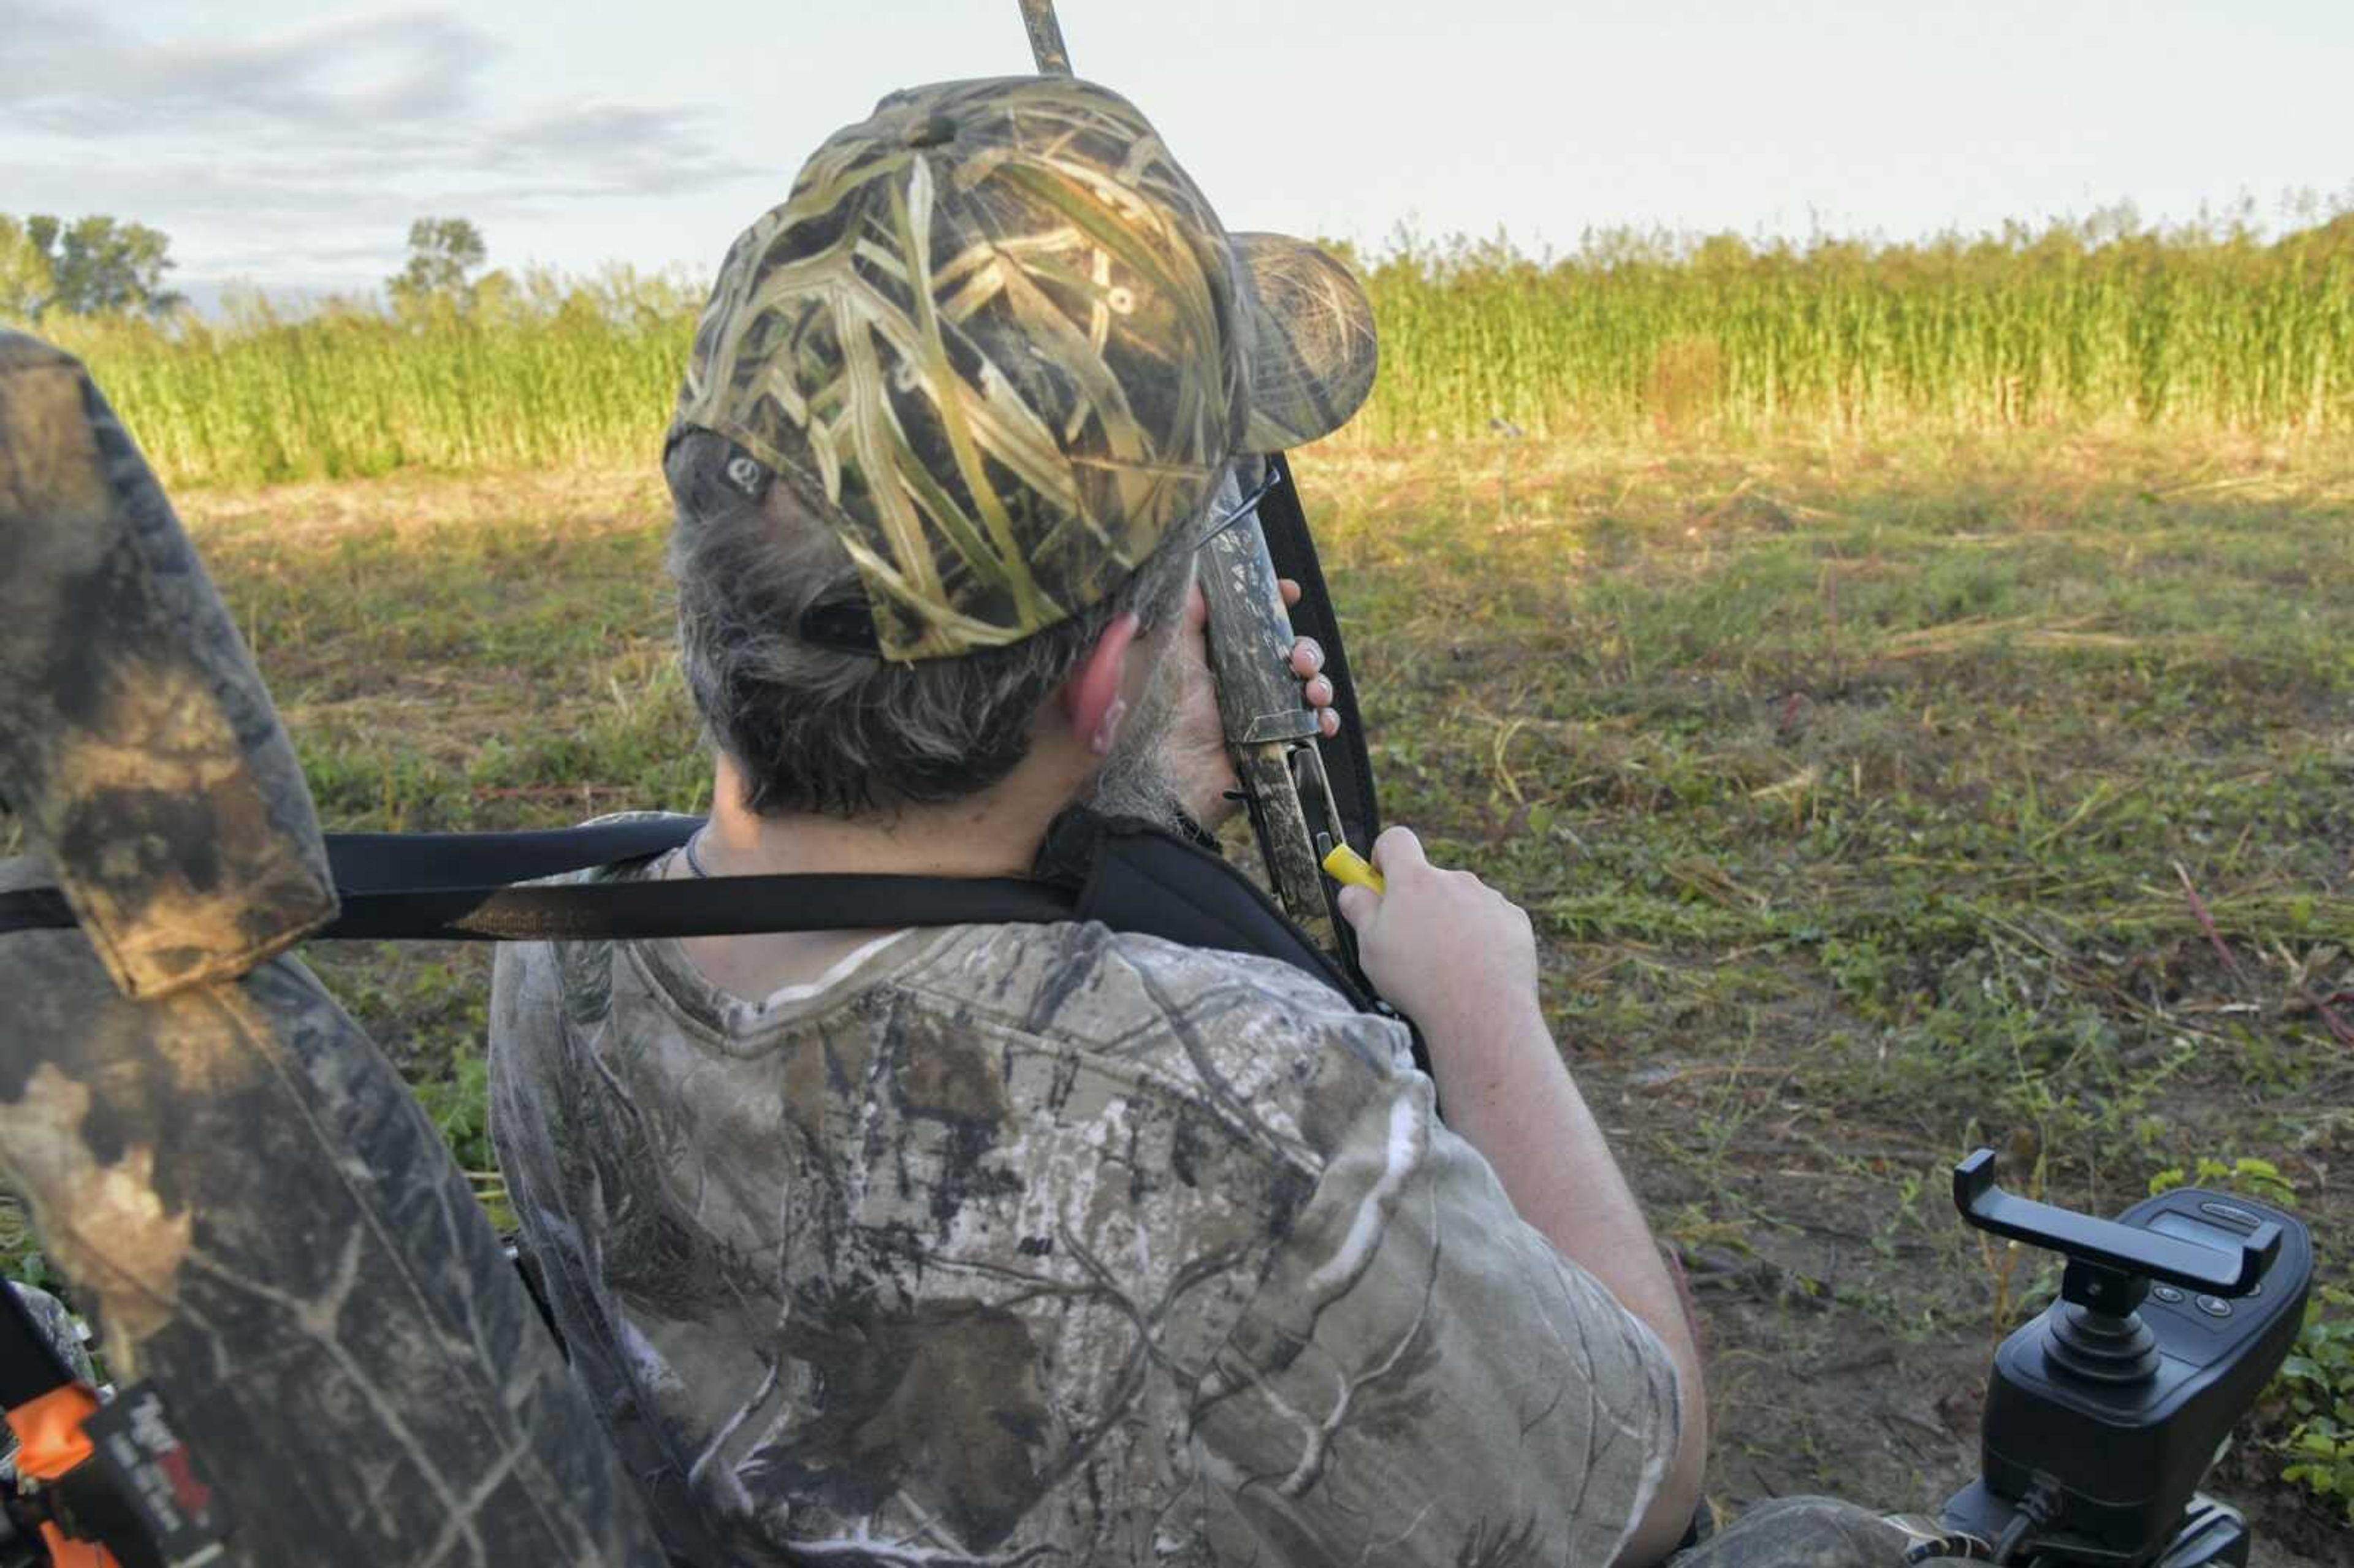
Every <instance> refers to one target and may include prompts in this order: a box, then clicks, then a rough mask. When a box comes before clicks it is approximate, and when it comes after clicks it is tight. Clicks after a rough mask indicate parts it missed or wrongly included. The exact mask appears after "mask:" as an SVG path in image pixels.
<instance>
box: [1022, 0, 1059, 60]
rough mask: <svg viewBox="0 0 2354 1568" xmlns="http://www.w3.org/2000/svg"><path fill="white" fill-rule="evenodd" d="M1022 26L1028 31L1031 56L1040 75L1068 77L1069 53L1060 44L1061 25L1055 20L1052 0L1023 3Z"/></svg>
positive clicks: (1033, 0)
mask: <svg viewBox="0 0 2354 1568" xmlns="http://www.w3.org/2000/svg"><path fill="white" fill-rule="evenodd" d="M1022 26H1023V27H1025V28H1027V29H1028V30H1029V34H1030V55H1031V58H1033V59H1035V60H1036V61H1037V62H1038V74H1039V75H1040V76H1068V75H1070V74H1071V51H1070V49H1069V48H1067V47H1066V46H1065V44H1064V43H1063V25H1062V23H1060V22H1058V21H1056V20H1055V0H1022Z"/></svg>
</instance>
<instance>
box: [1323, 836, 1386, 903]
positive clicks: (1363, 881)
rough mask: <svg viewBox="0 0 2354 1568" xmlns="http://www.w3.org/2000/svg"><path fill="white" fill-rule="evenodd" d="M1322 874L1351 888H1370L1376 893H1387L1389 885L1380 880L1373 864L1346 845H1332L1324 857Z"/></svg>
mask: <svg viewBox="0 0 2354 1568" xmlns="http://www.w3.org/2000/svg"><path fill="white" fill-rule="evenodd" d="M1324 874H1325V875H1327V876H1329V877H1331V879H1332V880H1333V881H1335V882H1339V883H1345V884H1346V885H1349V886H1351V887H1370V888H1372V889H1373V891H1374V892H1376V893H1387V892H1388V891H1389V884H1387V883H1385V882H1384V881H1383V880H1382V874H1381V873H1380V872H1378V871H1375V870H1374V869H1373V863H1372V862H1370V861H1368V860H1367V859H1366V858H1365V857H1364V856H1363V855H1361V854H1359V853H1357V852H1356V851H1355V850H1352V849H1351V848H1350V847H1349V846H1348V845H1347V844H1334V845H1333V846H1332V852H1331V853H1330V854H1328V855H1326V856H1325V857H1324Z"/></svg>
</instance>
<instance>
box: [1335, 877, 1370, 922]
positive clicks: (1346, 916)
mask: <svg viewBox="0 0 2354 1568" xmlns="http://www.w3.org/2000/svg"><path fill="white" fill-rule="evenodd" d="M1332 904H1333V906H1334V907H1335V908H1337V909H1339V910H1340V911H1341V919H1343V920H1346V921H1347V922H1348V923H1349V924H1350V926H1351V927H1352V928H1353V929H1356V930H1361V931H1362V930H1363V929H1364V926H1365V922H1366V921H1368V920H1370V919H1372V918H1373V911H1374V910H1376V909H1378V908H1380V907H1381V906H1382V895H1380V894H1378V893H1376V892H1374V891H1373V889H1372V888H1370V887H1359V886H1358V885H1355V884H1354V883H1348V884H1344V885H1342V886H1341V895H1340V896H1339V897H1338V898H1335V899H1334V900H1333V901H1332Z"/></svg>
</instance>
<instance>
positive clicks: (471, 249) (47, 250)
mask: <svg viewBox="0 0 2354 1568" xmlns="http://www.w3.org/2000/svg"><path fill="white" fill-rule="evenodd" d="M171 249H172V240H171V237H170V236H169V235H166V234H165V233H164V232H163V231H162V230H161V229H156V228H149V227H148V226H147V225H145V224H143V223H125V222H122V221H119V220H117V219H116V218H114V217H109V216H105V215H103V214H93V215H90V216H88V217H78V218H75V219H73V220H71V221H70V222H69V221H68V220H66V219H64V218H61V217H55V216H53V215H51V214H48V213H34V214H30V215H28V216H27V217H21V218H19V217H13V216H11V215H10V214H7V213H0V321H20V322H27V323H39V322H41V321H42V320H43V319H44V318H46V317H49V316H53V315H62V316H143V317H146V318H148V319H150V320H163V319H165V318H167V317H170V316H172V315H173V314H175V313H177V312H179V311H180V310H182V309H183V308H185V307H186V304H187V302H188V300H187V296H186V295H185V294H182V293H180V292H179V291H176V290H175V289H172V288H169V287H167V286H166V285H165V282H164V274H165V273H166V272H169V271H171V270H173V269H174V268H175V267H177V266H178V265H179V263H178V262H176V261H175V260H172V256H171ZM489 257H490V248H489V247H488V246H487V245H486V244H485V243H484V242H483V239H482V231H481V230H480V229H478V228H475V227H474V225H473V224H472V222H471V221H470V220H468V219H466V218H462V217H420V218H419V219H417V221H415V222H414V223H412V224H410V225H409V226H408V262H407V264H406V265H404V266H403V267H402V268H401V270H399V271H398V272H396V273H394V274H393V275H392V276H391V277H389V278H387V279H386V280H385V292H386V294H387V296H388V297H389V299H390V300H391V302H392V306H393V310H394V312H395V313H396V314H404V315H405V314H408V313H411V312H417V311H430V310H435V309H443V310H447V309H455V310H457V311H459V312H461V313H463V312H465V311H468V310H470V309H472V306H473V305H474V304H475V303H476V302H478V301H479V300H480V299H481V297H482V294H483V292H484V291H489V292H491V293H493V294H496V293H499V292H502V291H503V290H504V287H506V286H507V284H506V275H505V274H504V273H501V272H493V273H491V274H490V275H488V276H487V277H481V278H478V277H477V276H476V274H477V273H479V272H481V270H482V266H483V263H484V262H486V261H487V260H489Z"/></svg>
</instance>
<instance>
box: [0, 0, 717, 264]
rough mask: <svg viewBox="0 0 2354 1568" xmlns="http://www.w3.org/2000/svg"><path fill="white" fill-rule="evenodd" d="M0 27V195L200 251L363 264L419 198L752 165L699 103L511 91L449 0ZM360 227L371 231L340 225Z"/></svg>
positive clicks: (697, 176)
mask: <svg viewBox="0 0 2354 1568" xmlns="http://www.w3.org/2000/svg"><path fill="white" fill-rule="evenodd" d="M0 39H5V40H6V45H5V53H6V55H7V59H8V66H7V69H6V70H5V72H0V123H5V124H7V125H8V126H9V128H10V135H11V139H12V141H15V142H16V143H17V146H16V149H15V150H14V152H13V154H12V156H11V158H10V164H11V165H12V166H11V169H10V180H9V184H10V185H11V187H12V189H11V191H10V193H9V196H10V199H11V201H12V205H14V204H22V205H24V206H26V207H31V208H36V209H43V210H54V209H59V208H64V209H70V210H89V209H90V208H93V207H97V208H102V209H112V210H115V211H117V212H120V213H122V214H123V215H125V216H130V217H138V218H140V219H141V220H142V221H145V222H150V223H154V224H155V225H156V226H158V227H161V228H165V229H166V230H167V231H172V232H175V234H176V233H178V232H180V230H181V229H182V228H186V229H188V230H190V231H192V232H191V233H190V236H189V238H191V240H193V241H195V244H194V246H193V247H190V248H186V249H183V254H184V256H185V257H186V260H188V261H189V263H190V264H191V265H192V266H194V267H198V268H202V269H204V270H246V269H248V268H249V267H251V266H254V265H256V264H259V265H260V267H262V268H264V269H267V268H269V267H270V265H271V264H272V261H273V260H278V261H288V260H300V261H301V262H302V263H303V264H306V265H311V266H328V267H334V266H337V265H341V264H344V263H346V262H348V261H356V260H358V259H359V258H360V257H362V256H365V257H366V258H368V259H369V264H370V265H371V266H372V267H373V266H377V265H381V264H382V263H383V262H384V261H385V260H387V259H388V253H389V252H392V251H396V250H397V249H398V235H399V234H401V233H403V232H405V231H406V228H407V225H408V218H410V217H414V216H416V215H417V214H418V213H420V212H440V211H451V212H459V211H461V212H465V213H467V214H468V215H470V216H472V217H477V218H478V219H484V218H487V219H495V218H497V217H500V216H502V215H503V214H504V215H513V214H519V213H529V212H531V211H534V210H544V209H546V208H549V207H555V206H557V205H559V204H562V205H570V204H574V203H578V202H581V201H584V200H590V201H593V200H597V199H600V198H642V197H650V196H679V195H683V194H687V193H692V192H697V191H702V190H706V189H709V188H711V187H713V186H716V185H726V184H728V183H730V182H733V181H736V180H738V179H741V178H744V177H746V176H748V175H754V174H758V173H760V172H761V171H759V170H758V169H755V168H753V167H751V166H749V165H747V164H743V163H742V162H740V161H738V160H737V158H735V157H734V156H732V155H731V154H728V153H727V152H726V150H725V149H724V148H723V147H722V146H721V144H720V143H719V142H718V140H717V138H716V122H717V120H718V116H717V114H716V112H715V111H713V110H712V109H711V108H708V107H706V106H704V105H699V104H676V103H673V104H639V103H618V102H611V101H604V100H599V99H583V98H570V99H567V98H562V97H556V96H551V97H548V98H546V99H542V100H538V101H521V102H518V101H514V99H513V98H512V97H511V96H507V95H505V94H504V93H503V91H502V83H503V82H504V81H512V80H513V79H514V71H513V70H512V69H503V61H504V62H505V64H506V65H507V66H510V67H511V66H512V65H513V64H514V62H512V61H510V60H507V57H508V56H509V55H510V53H511V50H510V49H509V47H508V46H507V45H506V44H505V43H504V42H503V41H502V40H501V39H500V38H499V37H497V36H495V35H494V34H493V33H492V32H490V31H489V30H487V29H486V28H485V27H483V26H481V25H480V24H478V23H477V22H475V21H473V20H472V19H471V18H470V17H469V16H461V15H460V14H458V13H456V12H451V11H427V12H420V13H413V14H400V15H386V16H361V17H347V18H338V19H331V20H326V21H321V22H317V23H313V24H311V25H309V26H304V27H302V28H301V29H299V30H295V31H291V32H285V33H281V34H276V35H270V36H257V37H243V38H236V39H231V40H228V41H225V42H204V43H192V42H178V41H163V40H151V39H149V38H146V37H140V36H136V35H134V34H133V32H131V31H129V30H128V29H126V28H125V27H123V26H119V25H117V24H115V23H112V22H110V21H107V20H104V19H102V18H101V17H100V16H96V15H93V14H91V12H90V11H88V10H84V9H80V8H76V9H68V8H66V7H65V6H62V5H53V4H47V3H44V0H0ZM175 225H176V226H177V227H175ZM322 227H327V228H331V229H332V232H318V231H317V230H318V229H319V228H322ZM362 233H378V234H383V235H385V236H386V237H387V241H386V243H385V244H383V245H380V246H375V247H366V246H361V245H357V244H355V243H353V240H354V237H355V235H357V234H362ZM215 235H217V236H219V238H213V237H214V236H215ZM230 236H234V238H233V239H229V240H228V243H226V244H224V243H222V242H221V239H224V238H228V237H230Z"/></svg>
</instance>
